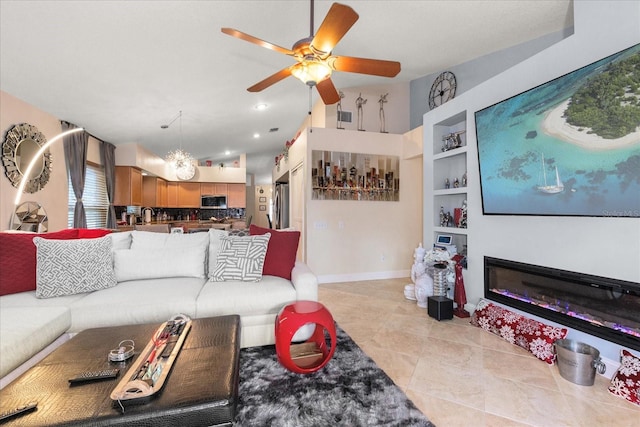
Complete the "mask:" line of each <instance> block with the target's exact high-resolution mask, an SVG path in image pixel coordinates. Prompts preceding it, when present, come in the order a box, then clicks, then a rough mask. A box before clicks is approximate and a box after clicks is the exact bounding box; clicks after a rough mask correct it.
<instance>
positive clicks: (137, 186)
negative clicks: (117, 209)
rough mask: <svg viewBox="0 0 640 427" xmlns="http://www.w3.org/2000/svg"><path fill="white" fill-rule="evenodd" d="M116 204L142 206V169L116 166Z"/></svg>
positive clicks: (114, 201)
mask: <svg viewBox="0 0 640 427" xmlns="http://www.w3.org/2000/svg"><path fill="white" fill-rule="evenodd" d="M115 187H116V188H115V195H114V200H113V204H114V205H115V206H142V171H141V170H140V169H136V168H133V167H131V166H116V186H115Z"/></svg>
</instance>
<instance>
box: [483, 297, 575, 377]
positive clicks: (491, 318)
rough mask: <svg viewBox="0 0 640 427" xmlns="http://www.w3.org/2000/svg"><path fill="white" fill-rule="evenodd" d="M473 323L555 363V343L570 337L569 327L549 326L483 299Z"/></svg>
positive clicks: (536, 355) (540, 357) (539, 357)
mask: <svg viewBox="0 0 640 427" xmlns="http://www.w3.org/2000/svg"><path fill="white" fill-rule="evenodd" d="M471 324H472V325H475V326H479V327H481V328H482V329H484V330H485V331H489V332H491V333H493V334H496V335H498V336H500V337H502V338H504V339H505V340H507V341H509V342H510V343H511V344H515V345H517V346H520V347H522V348H524V349H525V350H528V351H530V352H531V353H532V354H533V355H534V356H535V357H537V358H538V359H540V360H544V361H545V362H547V363H548V364H550V365H552V364H553V361H554V360H555V357H556V355H555V353H554V351H553V343H554V342H555V341H556V340H559V339H563V338H564V337H566V336H567V329H566V328H558V327H555V326H551V325H547V324H544V323H542V322H538V321H537V320H534V319H530V318H528V317H525V316H523V315H521V314H518V313H514V312H513V311H510V310H507V309H506V308H502V307H500V306H498V305H495V304H493V303H490V302H488V301H487V300H484V299H481V300H480V302H479V303H478V305H477V306H476V311H474V312H473V315H472V316H471Z"/></svg>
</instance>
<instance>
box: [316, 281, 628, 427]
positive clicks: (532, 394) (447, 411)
mask: <svg viewBox="0 0 640 427" xmlns="http://www.w3.org/2000/svg"><path fill="white" fill-rule="evenodd" d="M409 283H411V281H410V279H392V280H375V281H363V282H348V283H332V284H323V285H320V289H319V299H320V301H321V302H322V303H323V304H325V305H326V306H327V308H328V309H329V311H331V313H332V314H333V317H334V319H335V320H336V321H337V322H338V324H339V325H340V327H342V329H344V330H345V331H346V332H347V333H348V334H349V335H350V336H351V337H352V338H353V339H354V340H355V341H356V342H357V343H358V345H359V346H360V347H361V348H362V349H363V350H364V351H365V352H366V353H367V354H368V355H369V356H370V357H371V358H373V359H374V360H375V361H376V363H377V364H378V365H379V366H380V367H381V368H382V369H384V371H385V372H386V373H387V374H388V375H389V376H390V377H391V378H392V379H393V380H394V381H395V383H396V384H397V385H398V386H399V387H400V388H402V389H403V390H404V391H405V393H406V394H407V395H408V396H409V398H410V399H411V400H413V402H414V403H415V404H416V406H418V408H420V410H421V411H422V412H423V413H424V414H425V415H427V417H429V419H430V420H431V421H432V422H433V423H435V424H436V425H437V426H439V427H442V426H474V427H476V426H477V427H482V426H487V427H488V426H554V427H555V426H580V427H584V426H625V427H626V426H639V427H640V407H638V406H636V405H633V404H631V403H629V402H627V401H626V400H624V399H621V398H618V397H615V396H613V395H611V394H610V393H609V392H608V391H607V386H608V384H609V380H608V379H606V378H605V377H603V376H600V375H597V376H596V382H595V384H594V385H593V386H591V387H586V386H578V385H575V384H573V383H571V382H569V381H566V380H565V379H563V378H562V377H561V376H560V375H559V373H558V370H557V367H556V366H549V365H547V364H546V363H544V362H542V361H540V360H538V359H536V358H535V357H533V356H532V355H531V354H530V353H528V352H527V351H525V350H523V349H521V348H520V347H517V346H515V345H512V344H509V343H508V342H506V341H504V340H502V339H500V338H499V337H497V336H495V335H493V334H490V333H488V332H486V331H483V330H482V329H480V328H477V327H474V326H471V325H470V324H469V319H460V318H456V317H454V319H453V320H446V321H445V320H443V321H440V322H438V321H436V320H435V319H433V318H431V317H429V316H428V315H427V311H426V309H423V308H419V307H418V306H417V305H416V303H415V302H412V301H408V300H406V299H405V298H404V296H403V289H404V285H406V284H409Z"/></svg>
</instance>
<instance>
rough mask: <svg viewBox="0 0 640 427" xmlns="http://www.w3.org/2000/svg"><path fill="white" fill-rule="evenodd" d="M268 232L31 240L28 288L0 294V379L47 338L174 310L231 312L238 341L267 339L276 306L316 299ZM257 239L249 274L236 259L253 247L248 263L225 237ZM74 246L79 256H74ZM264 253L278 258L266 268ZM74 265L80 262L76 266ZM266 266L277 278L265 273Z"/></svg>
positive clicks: (302, 268) (314, 286)
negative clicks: (33, 268)
mask: <svg viewBox="0 0 640 427" xmlns="http://www.w3.org/2000/svg"><path fill="white" fill-rule="evenodd" d="M263 231H264V230H263ZM276 233H287V232H279V231H271V238H269V236H265V235H262V236H247V237H237V238H232V237H228V236H227V232H226V231H221V230H210V231H209V232H208V233H194V234H184V235H179V234H161V233H151V232H144V231H132V232H125V233H113V234H109V235H107V236H104V237H99V238H94V239H77V240H49V239H47V240H45V239H38V238H36V239H34V241H35V242H36V243H35V244H36V246H37V276H36V277H37V279H36V280H37V282H38V283H37V289H36V290H32V291H27V292H18V293H11V294H6V295H2V296H0V378H2V380H1V382H0V386H4V385H6V384H8V383H9V382H10V381H12V380H13V379H14V378H15V377H17V376H18V375H19V374H20V373H21V372H22V371H24V370H26V369H27V368H28V367H29V366H30V365H32V364H33V363H35V362H37V359H38V356H37V355H38V354H39V353H40V354H41V355H42V353H44V354H46V353H47V352H48V351H50V349H48V348H47V347H48V346H50V347H51V346H55V345H57V343H56V340H57V341H58V342H63V341H64V339H65V337H66V339H68V337H70V336H72V335H73V334H74V333H77V332H79V331H82V330H84V329H88V328H95V327H102V326H120V325H127V324H141V323H155V322H157V323H162V322H164V321H165V320H167V319H169V318H170V317H171V316H173V315H175V314H178V313H183V314H186V315H188V316H190V317H191V318H202V317H211V316H219V315H226V314H239V315H240V321H241V347H251V346H261V345H268V344H274V342H275V336H274V322H275V317H276V315H277V313H278V312H279V311H280V309H281V308H282V307H283V306H285V305H286V304H289V303H291V302H294V301H296V300H314V301H317V299H318V282H317V279H316V277H315V275H314V274H313V273H312V272H311V271H310V270H309V268H308V267H307V266H306V265H305V264H304V263H301V262H297V261H295V248H292V245H288V246H287V247H282V245H281V244H280V242H281V239H278V238H273V236H274V234H276ZM278 236H279V237H282V236H281V235H278ZM289 236H290V235H286V238H287V239H288V240H289V241H290V242H291V241H292V240H291V238H290V237H289ZM291 236H292V235H291ZM298 236H299V235H297V236H296V242H295V247H296V248H297V238H298ZM261 238H262V241H261V243H262V244H264V241H265V240H266V239H268V245H267V247H266V251H267V254H266V255H265V254H264V253H262V260H263V264H262V267H260V268H261V270H262V268H264V273H265V274H262V275H260V276H259V277H257V279H259V280H258V281H251V280H252V278H251V275H250V272H249V273H248V272H247V271H243V268H244V267H243V266H245V264H251V265H252V266H249V267H248V269H249V270H251V268H253V269H254V270H255V269H256V268H257V265H256V263H257V264H259V263H260V261H259V259H260V254H258V256H257V258H256V259H253V258H251V257H252V256H254V254H255V252H256V248H255V247H252V248H250V249H249V250H248V252H250V253H251V255H250V256H249V262H248V263H242V262H236V260H235V258H238V259H244V257H245V255H246V252H243V249H245V248H243V247H240V249H239V250H238V248H237V247H235V248H234V247H233V245H237V244H239V243H242V242H244V243H247V242H256V241H257V240H258V239H261ZM98 244H100V245H102V248H97V246H96V245H98ZM251 244H253V243H251ZM88 245H93V247H87V246H88ZM225 245H226V246H225ZM229 245H231V247H230V246H229ZM105 246H108V250H109V252H108V253H107V252H105V251H106V249H105ZM254 246H256V245H254ZM257 246H260V244H257ZM263 249H264V248H263ZM292 250H293V259H291V253H292ZM65 251H67V252H69V253H70V255H68V257H67V258H65V257H63V258H62V259H61V260H58V262H57V263H56V262H53V264H54V265H53V266H51V265H49V266H48V267H47V264H48V263H49V259H50V258H55V257H56V256H58V255H57V254H59V253H60V252H63V253H64V252H65ZM74 251H75V252H80V255H78V254H75V255H74V254H73V252H74ZM83 252H86V253H87V254H86V256H87V257H89V258H86V257H85V259H83V258H82V256H83V255H82V253H83ZM258 252H260V251H258ZM262 252H264V250H263V251H262ZM49 254H51V255H49ZM0 255H1V253H0ZM225 256H226V257H225ZM43 257H48V258H47V259H43ZM91 257H93V260H92V258H91ZM105 257H106V258H108V260H107V261H106V262H104V258H105ZM282 257H285V258H287V260H285V262H284V266H286V265H288V263H291V264H292V265H293V268H292V269H291V270H290V271H289V273H290V276H291V277H290V279H289V278H286V276H288V274H287V273H288V272H287V269H288V268H290V267H286V268H285V269H284V270H283V264H282ZM256 260H257V261H256ZM269 260H271V261H272V262H271V268H269V266H268V264H267V261H269ZM274 260H275V261H276V262H277V263H279V264H278V265H276V268H275V270H274V269H273V261H274ZM61 264H63V266H62V267H61ZM77 264H85V265H84V268H85V269H84V270H83V267H82V265H77ZM100 264H101V265H102V266H100ZM107 265H108V266H110V268H111V271H107V267H106V266H107ZM47 268H49V269H48V270H46V269H47ZM269 270H271V271H274V272H275V273H277V274H280V275H281V276H285V277H279V276H278V275H270V274H266V273H269V272H270V271H269ZM216 274H217V276H216ZM65 275H70V277H64V276H65ZM238 275H239V276H240V277H237V276H238ZM244 276H247V277H244ZM47 277H52V279H51V281H52V282H53V285H51V284H50V285H51V286H49V285H46V284H43V283H42V282H43V281H44V280H46V278H47ZM69 283H72V284H71V285H69ZM41 285H42V286H41ZM61 289H62V290H61ZM87 289H96V290H91V291H87ZM59 293H64V295H58V294H59ZM123 339H126V334H123ZM52 343H53V344H52ZM112 344H113V346H116V345H117V344H118V343H112ZM142 344H143V343H140V344H139V345H142ZM34 356H36V357H35V358H34Z"/></svg>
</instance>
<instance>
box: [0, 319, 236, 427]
mask: <svg viewBox="0 0 640 427" xmlns="http://www.w3.org/2000/svg"><path fill="white" fill-rule="evenodd" d="M159 325H160V323H154V324H148V325H133V326H121V327H109V328H97V329H88V330H85V331H83V332H80V333H79V334H78V335H76V336H75V337H73V338H72V339H71V340H69V341H67V342H66V343H64V344H63V345H61V346H60V347H59V348H57V349H56V350H55V351H54V352H52V353H51V354H50V355H48V356H47V357H46V358H45V359H44V360H42V361H41V362H40V363H38V364H37V365H35V366H34V367H33V368H31V369H29V370H28V371H27V372H25V373H24V374H23V375H22V376H20V377H19V378H18V379H16V380H15V381H14V382H12V383H11V384H9V385H7V386H6V387H5V388H4V389H2V390H0V412H4V411H7V410H9V409H13V408H16V407H19V406H21V405H24V404H26V403H28V402H30V401H36V402H38V407H37V410H36V411H33V412H30V413H27V414H25V415H22V416H19V417H16V418H14V419H12V420H11V421H9V422H7V423H6V424H3V425H7V426H14V425H15V426H23V425H25V426H26V425H28V426H56V425H91V426H103V425H105V426H107V425H108V426H114V425H126V426H136V425H144V426H150V425H153V426H187V425H188V426H212V425H213V426H218V425H220V426H227V425H228V426H230V425H232V423H233V418H234V415H235V409H236V404H237V401H238V378H239V377H238V364H239V351H240V318H239V316H235V315H233V316H220V317H211V318H206V319H195V320H193V323H192V327H191V330H190V331H189V334H188V335H187V337H186V340H185V342H184V344H183V346H182V349H181V350H180V354H179V355H178V357H177V358H176V361H175V363H174V365H173V367H172V369H171V373H170V374H169V377H168V379H167V381H166V382H165V384H164V387H163V388H162V390H161V391H160V392H159V393H157V394H156V395H155V396H154V397H153V398H152V399H151V400H150V401H148V402H147V403H144V404H140V405H128V406H126V407H125V408H124V413H123V412H122V409H121V408H120V407H119V406H118V405H117V404H114V402H113V401H112V400H111V399H110V393H111V391H112V390H113V388H114V387H115V386H116V384H117V383H118V381H119V378H120V377H119V378H118V379H114V380H105V381H98V382H90V383H84V384H81V385H77V386H70V385H69V382H68V380H69V378H72V377H75V376H76V375H77V374H79V373H81V372H84V371H97V370H104V369H109V368H114V367H117V368H120V375H125V374H126V372H127V370H128V368H129V366H131V364H133V363H134V362H135V360H136V358H137V357H138V356H139V354H140V351H141V350H142V349H143V348H144V347H145V346H146V345H147V343H148V342H149V340H150V339H151V337H152V336H153V334H154V332H155V331H156V330H157V328H158V326H159ZM126 339H133V340H134V341H135V343H136V350H137V351H136V354H135V356H134V357H133V358H131V359H129V360H128V361H125V362H115V363H114V362H109V361H108V358H107V354H108V353H109V351H110V350H111V349H113V348H114V347H117V345H118V343H120V341H122V340H126Z"/></svg>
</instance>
